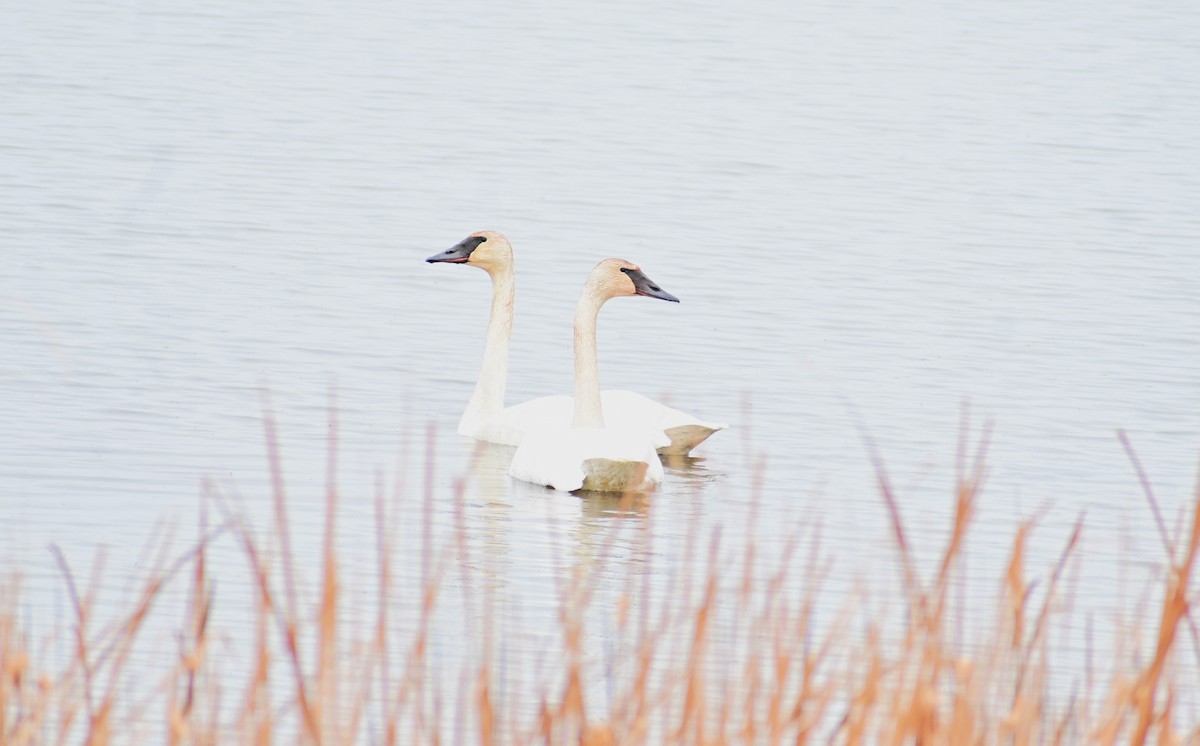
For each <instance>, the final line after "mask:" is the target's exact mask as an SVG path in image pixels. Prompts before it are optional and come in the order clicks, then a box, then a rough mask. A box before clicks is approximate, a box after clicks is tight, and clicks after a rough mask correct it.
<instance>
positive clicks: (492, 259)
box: [425, 231, 512, 272]
mask: <svg viewBox="0 0 1200 746" xmlns="http://www.w3.org/2000/svg"><path fill="white" fill-rule="evenodd" d="M425 261H427V262H445V263H447V264H470V265H472V266H475V267H479V268H480V269H483V270H486V271H487V272H495V271H496V270H498V269H509V268H511V267H512V246H510V245H509V243H508V239H507V238H505V237H504V234H502V233H497V232H496V231H478V232H476V233H472V234H471V235H469V236H467V237H466V238H464V239H463V240H461V241H459V242H458V243H456V244H454V245H453V246H451V247H450V248H448V249H446V250H445V251H441V252H438V253H437V254H434V255H433V256H431V257H429V258H428V259H426V260H425Z"/></svg>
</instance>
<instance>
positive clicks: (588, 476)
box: [580, 458, 652, 492]
mask: <svg viewBox="0 0 1200 746" xmlns="http://www.w3.org/2000/svg"><path fill="white" fill-rule="evenodd" d="M649 467H650V465H649V464H647V463H646V462H645V461H637V460H629V461H626V460H618V459H611V458H589V459H585V460H584V462H583V474H584V476H583V487H581V488H580V489H583V490H588V491H591V492H627V491H630V490H643V489H647V488H649V487H651V486H652V483H651V482H650V480H648V479H646V471H647V470H648V469H649Z"/></svg>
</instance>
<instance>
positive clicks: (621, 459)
mask: <svg viewBox="0 0 1200 746" xmlns="http://www.w3.org/2000/svg"><path fill="white" fill-rule="evenodd" d="M620 295H647V296H650V297H652V298H661V299H663V300H669V301H674V302H676V303H678V302H679V299H678V298H676V297H675V296H673V295H671V294H670V293H668V292H666V291H665V290H663V289H662V288H660V287H659V286H658V285H655V284H654V282H653V281H651V280H650V278H648V277H646V275H645V274H643V273H642V271H641V269H640V268H638V266H637V265H635V264H630V263H629V262H626V261H624V260H621V259H605V260H604V261H602V262H600V263H599V264H597V265H596V267H595V268H594V269H593V270H592V272H591V274H589V275H588V279H587V283H586V284H585V285H584V289H583V294H582V295H581V296H580V298H579V305H578V306H577V308H576V311H575V398H574V402H573V403H574V412H575V414H574V417H573V419H572V420H571V426H570V427H558V428H553V429H546V430H537V431H535V432H532V433H529V434H528V435H526V437H525V439H524V440H523V441H522V442H521V445H520V446H518V447H517V452H516V453H515V454H513V460H512V464H511V465H510V466H509V470H508V473H509V475H510V476H512V477H515V478H517V479H522V480H525V481H526V482H533V483H534V484H544V485H547V486H549V487H554V488H555V489H560V490H568V491H572V490H579V489H583V490H590V491H604V492H623V491H627V490H643V489H648V488H650V487H652V486H653V485H655V484H658V483H659V482H661V481H662V479H663V468H662V462H661V461H659V459H658V453H657V452H656V449H657V448H660V447H665V446H669V445H670V443H671V440H670V438H669V437H667V434H666V433H665V432H663V431H662V430H661V429H659V428H657V427H647V426H645V425H643V426H641V427H638V426H633V427H627V426H614V427H605V420H604V411H603V407H602V406H601V397H600V370H599V364H598V363H597V360H596V321H597V318H598V317H599V314H600V307H601V306H603V305H604V303H605V302H606V301H607V300H608V299H610V298H615V297H617V296H620Z"/></svg>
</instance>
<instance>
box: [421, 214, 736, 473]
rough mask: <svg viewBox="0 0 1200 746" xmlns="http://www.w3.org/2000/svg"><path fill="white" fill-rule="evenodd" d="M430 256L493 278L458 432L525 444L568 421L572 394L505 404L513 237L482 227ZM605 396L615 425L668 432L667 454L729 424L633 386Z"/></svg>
mask: <svg viewBox="0 0 1200 746" xmlns="http://www.w3.org/2000/svg"><path fill="white" fill-rule="evenodd" d="M425 261H427V262H446V263H450V264H469V265H471V266H475V267H479V268H480V269H482V270H484V271H486V272H487V273H488V275H489V276H490V277H491V278H492V311H491V317H490V318H489V320H488V329H487V341H486V342H485V344H484V348H483V366H482V368H481V369H480V371H479V379H478V380H477V381H476V383H475V392H474V394H472V395H471V400H470V402H468V403H467V408H466V410H464V411H463V415H462V419H461V420H459V423H458V432H459V434H461V435H465V436H468V437H472V438H476V439H478V440H485V441H488V442H491V443H502V444H505V445H514V446H515V445H520V443H521V441H522V440H524V438H525V436H526V435H527V434H528V433H531V432H535V431H537V430H542V429H546V428H557V427H565V426H566V425H567V424H569V423H570V421H571V416H572V412H573V410H574V403H573V402H572V400H571V397H569V396H543V397H540V398H537V399H532V400H530V401H527V402H524V403H523V404H518V405H516V406H512V407H508V408H505V407H504V389H505V384H506V382H507V378H508V343H509V339H510V338H511V336H512V323H513V300H514V298H515V297H516V285H515V282H514V277H513V255H512V246H511V245H510V244H509V242H508V239H506V238H505V237H504V236H503V235H501V234H500V233H497V232H495V231H479V232H478V233H472V234H471V235H470V236H467V237H466V238H465V239H463V240H462V241H461V242H459V243H458V244H456V245H455V246H452V247H451V248H449V249H447V250H446V251H443V252H440V253H438V254H434V255H433V256H431V257H429V258H428V259H426V260H425ZM600 401H601V409H602V411H603V414H604V418H605V421H607V422H609V423H610V424H612V425H614V426H619V427H632V428H639V429H655V430H662V431H663V432H665V433H666V435H667V437H668V438H669V439H670V443H669V444H667V445H664V446H663V447H661V448H659V449H658V452H659V453H661V454H664V455H666V454H678V455H687V454H688V453H689V452H690V451H691V450H692V449H693V448H695V447H696V446H697V445H699V444H700V443H702V442H703V441H704V440H705V439H707V438H708V436H710V435H712V434H713V433H715V432H716V431H718V430H724V429H725V428H726V427H728V425H725V424H724V423H715V422H703V421H701V420H698V419H696V418H695V417H692V416H691V415H689V414H687V413H685V412H681V411H679V410H678V409H673V408H672V407H668V406H666V405H663V404H660V403H658V402H656V401H654V400H653V399H648V398H646V397H644V396H642V395H641V394H636V393H634V392H632V391H622V390H609V391H604V392H601V394H600Z"/></svg>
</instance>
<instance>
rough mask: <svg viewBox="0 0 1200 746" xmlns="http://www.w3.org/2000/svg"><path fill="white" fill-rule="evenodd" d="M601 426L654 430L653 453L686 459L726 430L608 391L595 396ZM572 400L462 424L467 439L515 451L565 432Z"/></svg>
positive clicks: (556, 399) (526, 405)
mask: <svg viewBox="0 0 1200 746" xmlns="http://www.w3.org/2000/svg"><path fill="white" fill-rule="evenodd" d="M600 405H601V411H602V412H603V414H604V421H605V422H611V423H613V424H614V426H617V427H626V428H633V429H649V430H658V431H660V432H663V433H664V434H665V435H666V441H665V442H662V441H660V446H659V448H658V453H659V454H662V455H674V454H679V455H687V453H688V452H689V451H691V450H692V449H693V448H695V447H696V446H697V445H699V444H700V443H702V442H704V441H705V440H706V439H707V438H708V436H710V435H712V434H713V433H715V432H717V431H718V430H724V429H725V428H727V427H728V425H726V424H725V423H720V422H702V421H700V420H697V419H696V418H695V417H693V416H691V415H689V414H687V413H686V412H681V411H679V410H678V409H674V408H672V407H668V406H666V405H665V404H660V403H659V402H656V401H654V400H653V399H649V398H647V397H645V396H642V395H641V394H639V393H636V392H634V391H624V390H621V389H608V390H606V391H601V392H600ZM574 409H575V400H574V399H573V398H572V397H570V396H565V395H561V394H560V395H557V396H541V397H538V398H537V399H530V400H529V401H527V402H522V403H521V404H515V405H513V406H511V407H505V408H504V409H503V410H501V411H500V412H498V413H496V415H495V416H494V417H492V418H491V419H489V420H486V421H482V422H479V423H478V424H476V423H463V422H460V423H459V424H460V426H461V425H463V424H467V425H468V427H467V431H466V432H464V431H463V430H462V429H460V430H459V432H460V433H462V434H463V435H468V436H471V437H474V438H478V439H479V440H486V441H488V442H490V443H502V444H504V445H511V446H517V445H520V444H521V442H522V441H523V440H524V439H525V438H526V437H527V436H528V435H529V434H531V433H535V432H538V431H540V430H547V429H557V428H563V427H566V426H567V425H569V424H570V423H571V417H572V413H573V412H574Z"/></svg>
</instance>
